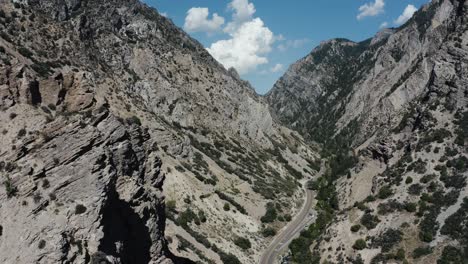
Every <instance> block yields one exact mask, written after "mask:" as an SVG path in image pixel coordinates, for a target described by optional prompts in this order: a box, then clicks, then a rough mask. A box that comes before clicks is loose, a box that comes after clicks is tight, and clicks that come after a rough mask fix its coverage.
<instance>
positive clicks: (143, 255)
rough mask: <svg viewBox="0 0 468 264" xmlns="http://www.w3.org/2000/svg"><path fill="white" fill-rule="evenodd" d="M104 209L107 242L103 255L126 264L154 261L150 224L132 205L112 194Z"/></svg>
mask: <svg viewBox="0 0 468 264" xmlns="http://www.w3.org/2000/svg"><path fill="white" fill-rule="evenodd" d="M108 195H109V199H108V202H107V204H106V206H105V208H104V209H103V218H102V226H103V227H104V228H103V230H104V238H103V240H102V241H101V245H100V246H99V251H101V252H103V253H105V254H106V255H110V256H114V257H116V258H119V259H120V261H121V262H122V263H123V264H133V263H142V264H143V263H148V262H149V261H150V260H151V256H150V247H151V237H150V233H149V229H148V227H147V226H146V223H145V222H144V221H143V219H141V217H140V216H139V215H138V214H137V213H136V212H135V211H134V209H133V208H132V207H131V206H130V204H129V203H127V202H126V201H123V200H121V199H120V198H119V195H118V193H117V192H116V190H115V189H112V190H110V193H109V194H108Z"/></svg>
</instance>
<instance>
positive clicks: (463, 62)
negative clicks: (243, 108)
mask: <svg viewBox="0 0 468 264" xmlns="http://www.w3.org/2000/svg"><path fill="white" fill-rule="evenodd" d="M467 30H468V2H466V1H464V0H433V1H432V2H431V3H429V4H427V5H426V6H424V7H423V8H422V9H421V10H419V11H418V12H417V13H416V14H415V15H414V17H413V18H412V19H410V20H409V21H408V22H407V23H406V24H404V25H403V26H401V27H399V28H395V29H386V30H384V31H382V32H380V33H379V34H378V35H377V36H376V37H374V38H372V39H369V40H366V41H363V42H360V43H355V42H352V41H349V40H344V39H335V40H331V41H327V42H324V43H322V44H321V45H320V46H319V47H317V48H316V49H314V51H313V52H312V53H311V54H309V55H308V56H306V57H305V58H303V59H302V60H300V61H298V62H297V63H295V64H294V65H292V66H291V67H290V68H289V70H288V71H287V73H286V74H285V75H284V76H283V77H282V78H281V79H280V80H279V81H278V82H277V83H276V85H275V87H274V88H273V90H272V91H271V92H270V93H269V94H268V95H267V99H268V100H269V102H270V104H271V109H272V112H273V113H274V115H275V117H276V118H277V119H278V120H280V121H281V122H282V123H283V124H286V125H287V126H289V127H290V128H292V129H296V130H298V131H299V132H300V133H301V134H302V135H303V136H304V137H306V138H308V139H309V140H316V141H318V142H321V143H323V145H324V151H323V156H324V157H326V158H327V159H328V160H329V164H330V170H329V174H328V175H326V176H324V177H321V178H320V179H319V180H318V181H314V182H311V184H310V188H312V189H316V190H317V193H318V194H317V199H318V201H319V204H318V206H317V209H318V211H319V212H320V213H319V219H318V220H317V222H316V223H315V224H314V225H312V226H310V227H309V229H308V230H306V232H304V233H303V234H302V235H301V237H300V238H299V239H298V240H296V241H295V242H294V243H293V244H292V245H291V249H292V253H293V255H292V259H293V262H294V261H295V262H297V263H318V262H319V261H320V259H321V261H322V262H324V261H328V262H327V263H343V262H353V263H464V262H463V261H465V260H466V259H467V256H468V248H467V245H468V240H467V234H468V233H467V231H468V230H467V229H466V221H468V218H467V210H466V208H467V207H466V205H467V203H468V200H467V197H468V188H467V186H466V178H467V176H468V174H467V165H468V158H467V148H466V136H467V131H468V127H467V123H466V122H467V118H468V112H467V110H468V109H467V102H468V100H467V95H468V90H467V87H468V78H467V76H468V72H467V69H468V60H467V58H468V33H467ZM342 175H345V176H346V177H342ZM330 182H334V184H333V185H331V186H330ZM324 188H325V189H326V190H324ZM337 194H339V195H337ZM309 246H310V250H309Z"/></svg>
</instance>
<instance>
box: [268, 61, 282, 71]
mask: <svg viewBox="0 0 468 264" xmlns="http://www.w3.org/2000/svg"><path fill="white" fill-rule="evenodd" d="M283 69H284V66H283V64H281V63H277V64H276V65H275V66H273V67H271V68H270V71H271V72H273V73H277V72H280V71H282V70H283Z"/></svg>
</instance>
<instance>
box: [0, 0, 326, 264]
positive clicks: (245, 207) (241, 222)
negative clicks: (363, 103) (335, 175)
mask: <svg viewBox="0 0 468 264" xmlns="http://www.w3.org/2000/svg"><path fill="white" fill-rule="evenodd" d="M0 107H1V109H2V110H1V115H0V118H1V119H0V120H1V123H2V124H3V125H2V128H1V130H2V131H1V132H2V133H1V135H0V141H1V142H2V146H4V147H2V149H1V151H0V162H1V163H0V164H2V167H1V170H0V174H1V177H2V182H3V183H4V188H1V189H0V199H1V203H0V211H1V214H0V226H1V229H0V234H1V235H0V249H1V251H2V252H3V253H2V254H1V260H2V262H4V263H11V262H16V261H20V262H25V263H29V262H31V263H33V262H38V263H51V262H59V261H64V262H74V263H86V262H89V261H94V260H100V259H107V260H108V261H109V262H111V263H119V262H122V263H146V262H151V263H166V262H168V263H170V262H171V261H174V262H178V261H181V260H177V259H175V258H174V257H173V256H172V254H171V253H170V251H172V252H174V253H176V254H177V255H180V256H184V257H187V258H190V259H191V260H193V261H200V262H204V263H205V262H207V263H210V262H211V263H212V262H215V263H220V262H226V263H239V262H241V263H256V262H257V261H258V259H259V257H260V254H261V252H262V250H263V249H264V248H265V246H266V244H267V243H268V241H269V239H268V237H269V236H271V235H272V234H274V232H275V230H278V229H279V228H281V227H282V226H284V225H285V224H286V223H287V222H288V221H290V219H291V216H292V215H294V213H295V212H296V211H297V210H298V209H299V207H300V202H301V201H302V197H303V196H304V192H303V190H302V188H301V186H302V185H301V181H303V180H305V179H306V178H308V177H311V176H313V175H314V174H315V173H316V172H317V171H318V170H319V168H320V162H319V161H318V155H317V154H316V153H317V151H316V150H315V148H316V147H313V146H311V145H309V144H306V143H305V141H304V140H303V139H302V138H301V136H300V135H299V134H298V133H296V132H293V131H291V130H289V129H287V128H285V127H283V126H281V125H278V124H277V123H275V121H273V118H272V117H271V114H270V111H269V107H268V105H267V103H266V101H265V99H264V98H262V97H259V96H258V95H257V94H256V93H255V92H254V91H253V89H252V88H251V87H250V85H249V84H248V83H247V82H245V81H243V80H241V79H239V77H238V75H237V73H236V72H235V71H233V70H229V71H228V70H226V69H224V68H223V67H222V66H221V65H220V64H219V63H218V62H216V61H215V60H214V59H213V58H212V57H211V56H210V55H209V54H208V53H207V52H206V50H205V49H204V48H203V47H202V46H201V45H200V44H199V43H198V42H197V41H195V40H193V39H191V38H190V37H189V36H188V35H187V34H185V33H184V32H183V31H182V30H180V29H179V28H177V27H176V26H174V24H173V23H172V22H171V21H170V20H168V19H167V18H165V17H163V16H161V15H159V14H158V13H157V12H156V11H155V10H154V9H151V8H149V7H147V6H146V5H144V4H142V3H140V2H139V1H136V0H130V1H123V0H112V1H90V0H88V1H85V0H64V1H55V0H41V1H37V0H29V1H26V0H24V1H8V0H0ZM163 181H164V185H163ZM163 186H164V190H163V188H162V187H163ZM163 194H164V195H163ZM164 196H165V198H164ZM166 217H167V221H166ZM166 226H167V228H165V227H166ZM18 235H19V236H18ZM165 236H166V237H167V239H165V238H164V237H165ZM18 237H21V238H22V239H17V238H18ZM56 245H60V246H56ZM18 248H24V250H23V251H21V252H20V251H18V250H17V249H18Z"/></svg>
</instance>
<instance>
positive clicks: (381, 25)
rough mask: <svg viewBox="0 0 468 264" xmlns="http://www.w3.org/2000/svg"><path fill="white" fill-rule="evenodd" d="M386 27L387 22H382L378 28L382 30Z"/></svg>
mask: <svg viewBox="0 0 468 264" xmlns="http://www.w3.org/2000/svg"><path fill="white" fill-rule="evenodd" d="M387 27H388V22H387V21H385V22H383V23H382V24H380V27H379V28H380V29H382V28H387Z"/></svg>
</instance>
